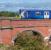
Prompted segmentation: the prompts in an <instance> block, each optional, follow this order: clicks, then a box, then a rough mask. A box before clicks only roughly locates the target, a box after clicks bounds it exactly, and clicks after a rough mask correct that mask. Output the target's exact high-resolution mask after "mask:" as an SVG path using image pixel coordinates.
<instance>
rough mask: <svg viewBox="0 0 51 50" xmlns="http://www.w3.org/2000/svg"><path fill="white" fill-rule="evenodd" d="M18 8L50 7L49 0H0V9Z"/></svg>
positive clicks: (12, 9)
mask: <svg viewBox="0 0 51 50" xmlns="http://www.w3.org/2000/svg"><path fill="white" fill-rule="evenodd" d="M5 3H6V4H5ZM7 3H10V4H7ZM12 3H16V4H12ZM17 3H18V4H17ZM20 3H21V4H20ZM34 3H35V4H34ZM44 3H45V4H44ZM20 8H42V9H51V1H50V0H0V10H2V11H4V10H6V11H7V10H8V11H17V10H18V9H20Z"/></svg>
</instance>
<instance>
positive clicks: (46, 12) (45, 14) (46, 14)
mask: <svg viewBox="0 0 51 50" xmlns="http://www.w3.org/2000/svg"><path fill="white" fill-rule="evenodd" d="M44 18H46V19H48V18H49V11H45V12H44Z"/></svg>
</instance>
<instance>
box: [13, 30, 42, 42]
mask: <svg viewBox="0 0 51 50" xmlns="http://www.w3.org/2000/svg"><path fill="white" fill-rule="evenodd" d="M19 34H21V35H22V36H23V34H24V35H26V36H27V35H28V36H35V37H36V36H37V38H39V37H40V39H41V40H42V41H43V36H42V35H41V33H40V32H38V31H34V30H24V31H22V32H21V33H19ZM15 41H16V38H15V39H14V42H15Z"/></svg>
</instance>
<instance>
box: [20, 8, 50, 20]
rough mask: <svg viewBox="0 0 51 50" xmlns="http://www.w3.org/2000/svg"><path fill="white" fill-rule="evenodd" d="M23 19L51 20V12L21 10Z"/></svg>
mask: <svg viewBox="0 0 51 50" xmlns="http://www.w3.org/2000/svg"><path fill="white" fill-rule="evenodd" d="M19 14H20V18H21V19H51V10H32V9H20V10H19Z"/></svg>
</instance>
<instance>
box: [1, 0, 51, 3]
mask: <svg viewBox="0 0 51 50" xmlns="http://www.w3.org/2000/svg"><path fill="white" fill-rule="evenodd" d="M2 2H4V3H7V2H11V3H27V2H28V3H41V2H51V1H50V0H0V3H2Z"/></svg>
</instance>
